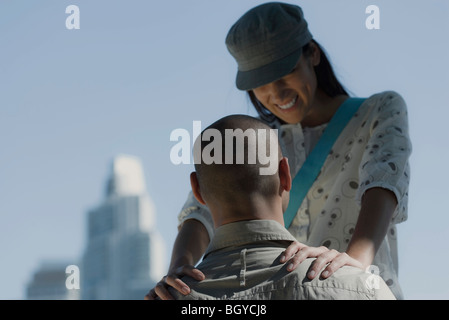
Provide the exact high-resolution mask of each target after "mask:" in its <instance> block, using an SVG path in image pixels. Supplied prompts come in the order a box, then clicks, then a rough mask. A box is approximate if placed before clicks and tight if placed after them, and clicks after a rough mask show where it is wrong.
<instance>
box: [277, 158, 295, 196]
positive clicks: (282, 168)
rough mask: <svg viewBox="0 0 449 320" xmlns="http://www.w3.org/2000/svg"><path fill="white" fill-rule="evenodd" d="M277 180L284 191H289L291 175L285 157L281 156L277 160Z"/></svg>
mask: <svg viewBox="0 0 449 320" xmlns="http://www.w3.org/2000/svg"><path fill="white" fill-rule="evenodd" d="M279 180H280V182H281V187H282V189H284V190H285V191H290V190H291V188H292V177H291V175H290V166H289V165H288V159H287V157H282V159H281V161H279Z"/></svg>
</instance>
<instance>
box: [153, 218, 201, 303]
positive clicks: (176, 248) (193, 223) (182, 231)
mask: <svg viewBox="0 0 449 320" xmlns="http://www.w3.org/2000/svg"><path fill="white" fill-rule="evenodd" d="M208 245H209V234H208V232H207V230H206V228H205V227H204V225H203V224H202V223H201V222H199V221H197V220H194V219H189V220H186V221H184V223H183V224H182V225H181V226H180V228H179V232H178V235H177V237H176V240H175V243H174V245H173V251H172V256H171V261H170V267H169V269H168V274H167V275H166V276H165V277H163V278H162V279H161V281H159V282H158V283H157V285H156V287H154V288H153V289H151V290H150V292H149V293H148V294H147V295H146V296H145V299H146V300H154V299H156V298H157V297H159V298H160V299H163V300H170V299H173V297H172V295H171V294H170V293H169V291H168V287H169V286H171V287H173V288H175V289H176V290H177V291H179V292H181V293H182V294H188V293H189V292H190V288H189V287H188V286H187V285H186V284H185V283H184V282H183V281H182V280H181V279H180V277H181V276H183V275H187V276H190V277H192V278H194V279H196V280H198V281H201V280H203V279H204V274H203V273H202V272H201V271H200V270H198V269H195V267H194V265H195V264H196V263H197V262H198V261H199V259H200V258H201V257H202V255H203V254H204V252H205V251H206V248H207V246H208Z"/></svg>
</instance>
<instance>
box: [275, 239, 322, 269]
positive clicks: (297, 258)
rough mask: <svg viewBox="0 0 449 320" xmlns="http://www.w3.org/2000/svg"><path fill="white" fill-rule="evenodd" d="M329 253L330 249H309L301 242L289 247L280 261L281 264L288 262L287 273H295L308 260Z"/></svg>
mask: <svg viewBox="0 0 449 320" xmlns="http://www.w3.org/2000/svg"><path fill="white" fill-rule="evenodd" d="M327 251H329V249H328V248H326V247H324V246H321V247H309V246H306V245H305V244H302V243H301V242H298V241H294V242H292V244H290V245H289V246H288V247H287V249H285V251H284V253H283V254H282V255H281V259H280V261H281V263H285V262H287V261H288V266H287V271H293V270H295V269H296V267H297V266H298V265H299V264H300V263H301V262H303V261H304V260H306V259H307V258H316V257H318V256H319V255H321V254H323V253H325V252H327Z"/></svg>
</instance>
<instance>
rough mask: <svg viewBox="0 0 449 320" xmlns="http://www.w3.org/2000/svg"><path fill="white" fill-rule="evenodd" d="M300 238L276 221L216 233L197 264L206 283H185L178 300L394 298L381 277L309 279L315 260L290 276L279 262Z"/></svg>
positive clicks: (346, 274)
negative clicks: (185, 290) (184, 291)
mask: <svg viewBox="0 0 449 320" xmlns="http://www.w3.org/2000/svg"><path fill="white" fill-rule="evenodd" d="M294 240H295V239H294V238H293V237H292V236H291V235H290V233H289V232H288V231H287V230H286V229H285V228H284V227H283V226H281V225H280V224H279V223H277V222H275V221H272V220H251V221H240V222H234V223H230V224H226V225H223V226H221V227H220V228H218V229H217V230H216V234H215V236H214V238H213V239H212V242H211V245H210V246H209V248H208V250H207V252H206V254H205V257H204V259H203V261H202V262H201V263H200V264H199V265H198V269H200V270H201V271H202V272H203V273H204V274H205V275H206V279H205V280H203V281H201V282H197V281H195V280H193V279H190V278H188V277H186V278H183V281H184V282H186V284H187V285H188V286H189V287H190V288H191V293H190V294H189V295H187V296H182V295H180V294H178V293H176V292H173V291H172V293H173V294H174V296H175V297H176V298H177V299H239V300H240V299H242V300H245V299H250V300H291V299H293V300H316V299H347V300H358V299H362V300H365V299H366V300H370V299H394V296H393V294H392V293H391V291H390V290H389V289H388V287H387V285H386V284H385V282H384V281H383V280H382V279H381V278H380V277H378V276H375V275H373V274H370V273H366V272H363V271H362V270H360V269H357V268H353V267H343V268H341V269H339V270H337V271H336V272H335V274H334V275H333V276H331V277H329V278H328V279H320V278H319V277H316V278H315V279H313V280H309V279H308V278H307V277H306V274H307V271H308V268H309V266H310V264H311V263H312V262H313V260H314V259H307V260H306V261H304V262H302V263H301V264H300V265H299V266H298V267H297V268H296V269H295V270H293V271H291V272H288V271H287V270H286V266H287V264H281V263H280V262H279V258H280V255H281V253H282V252H283V251H284V250H285V248H286V247H287V246H288V245H289V244H290V243H291V241H294Z"/></svg>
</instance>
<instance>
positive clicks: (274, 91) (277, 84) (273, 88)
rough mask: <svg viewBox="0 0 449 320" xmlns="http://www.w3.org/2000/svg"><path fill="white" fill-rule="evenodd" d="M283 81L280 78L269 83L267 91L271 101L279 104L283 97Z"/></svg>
mask: <svg viewBox="0 0 449 320" xmlns="http://www.w3.org/2000/svg"><path fill="white" fill-rule="evenodd" d="M285 91H286V90H285V83H284V81H283V80H282V79H279V80H277V81H274V82H272V83H270V84H269V88H268V92H269V96H270V99H271V102H272V103H276V104H281V103H282V102H283V100H284V99H285V98H286V97H285Z"/></svg>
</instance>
